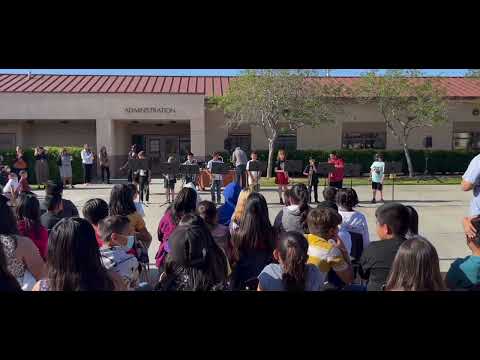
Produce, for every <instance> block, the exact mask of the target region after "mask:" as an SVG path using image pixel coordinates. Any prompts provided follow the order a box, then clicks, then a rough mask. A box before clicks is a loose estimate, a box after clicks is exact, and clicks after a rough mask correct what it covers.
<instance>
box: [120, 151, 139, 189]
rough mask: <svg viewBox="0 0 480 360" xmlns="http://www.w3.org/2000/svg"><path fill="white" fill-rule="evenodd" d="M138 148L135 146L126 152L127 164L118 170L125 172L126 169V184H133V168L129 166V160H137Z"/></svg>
mask: <svg viewBox="0 0 480 360" xmlns="http://www.w3.org/2000/svg"><path fill="white" fill-rule="evenodd" d="M137 152H138V147H137V145H136V144H134V145H132V147H131V148H130V151H129V152H128V159H127V162H126V163H125V164H124V165H123V166H122V167H121V168H120V170H125V169H126V168H127V167H128V182H129V183H131V182H133V167H132V166H131V165H132V164H130V161H131V160H134V159H136V158H137Z"/></svg>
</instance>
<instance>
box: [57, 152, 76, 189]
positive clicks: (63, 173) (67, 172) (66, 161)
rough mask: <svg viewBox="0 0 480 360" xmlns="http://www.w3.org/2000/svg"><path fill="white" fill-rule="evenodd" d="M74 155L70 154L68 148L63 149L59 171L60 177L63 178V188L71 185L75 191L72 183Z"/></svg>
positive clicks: (59, 161) (59, 160)
mask: <svg viewBox="0 0 480 360" xmlns="http://www.w3.org/2000/svg"><path fill="white" fill-rule="evenodd" d="M72 160H73V159H72V155H70V154H69V153H68V150H67V148H63V149H62V152H61V154H60V156H59V158H58V163H57V165H58V170H59V172H60V177H61V178H62V183H63V187H64V188H65V187H66V186H67V183H69V184H70V188H71V189H73V181H72Z"/></svg>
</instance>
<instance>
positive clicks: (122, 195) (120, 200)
mask: <svg viewBox="0 0 480 360" xmlns="http://www.w3.org/2000/svg"><path fill="white" fill-rule="evenodd" d="M108 208H109V210H110V215H122V216H127V215H130V214H133V213H134V212H135V211H137V208H136V207H135V203H134V202H133V195H132V190H131V189H130V187H128V185H125V184H117V185H115V186H114V187H113V188H112V191H111V192H110V202H109V204H108Z"/></svg>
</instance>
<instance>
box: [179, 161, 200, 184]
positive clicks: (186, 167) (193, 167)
mask: <svg viewBox="0 0 480 360" xmlns="http://www.w3.org/2000/svg"><path fill="white" fill-rule="evenodd" d="M178 172H179V174H180V175H182V178H183V180H182V181H183V184H185V182H186V179H187V178H190V179H194V177H196V176H197V175H198V174H200V167H199V166H198V164H180V167H179V169H178ZM194 182H196V181H194ZM183 184H182V186H183Z"/></svg>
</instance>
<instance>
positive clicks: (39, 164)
mask: <svg viewBox="0 0 480 360" xmlns="http://www.w3.org/2000/svg"><path fill="white" fill-rule="evenodd" d="M34 157H35V176H36V177H37V184H38V188H39V189H40V186H41V185H43V188H44V189H45V187H46V185H47V182H48V178H49V171H48V158H47V150H46V149H45V148H43V146H37V147H36V148H35V153H34Z"/></svg>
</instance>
